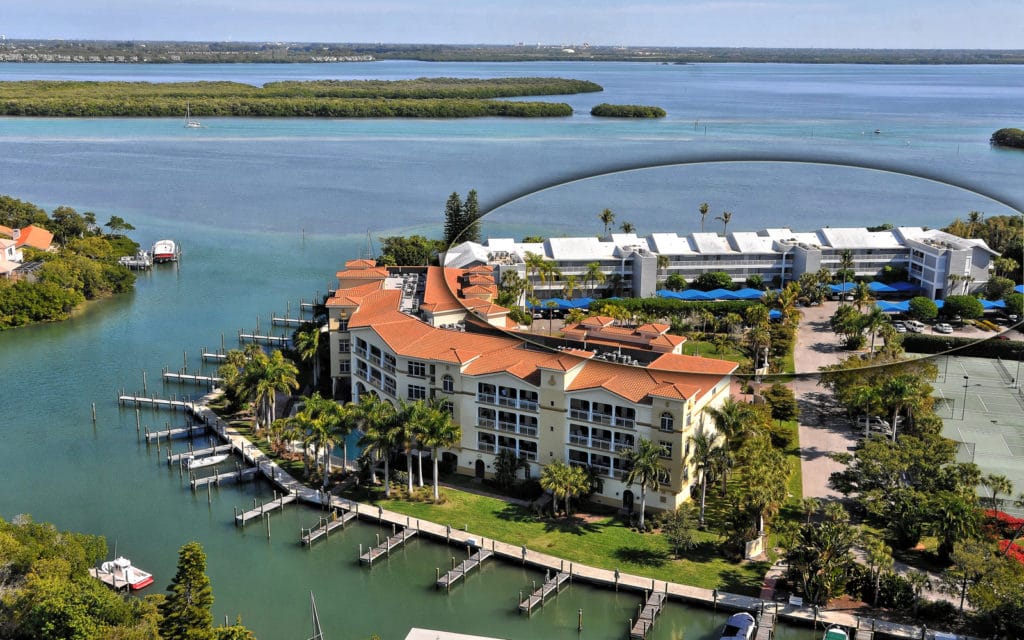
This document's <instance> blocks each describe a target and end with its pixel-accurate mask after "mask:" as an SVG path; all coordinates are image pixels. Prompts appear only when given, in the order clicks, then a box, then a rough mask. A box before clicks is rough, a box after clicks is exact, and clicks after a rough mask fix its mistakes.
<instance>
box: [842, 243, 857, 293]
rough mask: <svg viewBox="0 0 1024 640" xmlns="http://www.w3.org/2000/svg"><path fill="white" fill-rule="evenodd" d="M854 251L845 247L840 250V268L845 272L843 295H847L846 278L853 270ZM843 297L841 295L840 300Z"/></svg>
mask: <svg viewBox="0 0 1024 640" xmlns="http://www.w3.org/2000/svg"><path fill="white" fill-rule="evenodd" d="M853 266H854V264H853V251H851V250H850V249H843V250H842V251H840V252H839V270H840V271H841V272H842V274H843V296H845V295H846V278H847V276H848V275H849V274H850V272H852V271H853ZM842 299H843V298H842V297H840V300H842Z"/></svg>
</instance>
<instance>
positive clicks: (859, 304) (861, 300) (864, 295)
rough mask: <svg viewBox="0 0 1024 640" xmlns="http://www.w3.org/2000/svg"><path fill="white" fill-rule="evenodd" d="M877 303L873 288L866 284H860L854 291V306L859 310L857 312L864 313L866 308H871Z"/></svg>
mask: <svg viewBox="0 0 1024 640" xmlns="http://www.w3.org/2000/svg"><path fill="white" fill-rule="evenodd" d="M874 301H875V296H874V295H872V293H871V287H869V286H868V283H866V282H858V283H857V287H856V288H855V289H854V290H853V306H854V307H856V308H857V311H863V310H864V307H867V306H869V305H870V304H871V303H872V302H874Z"/></svg>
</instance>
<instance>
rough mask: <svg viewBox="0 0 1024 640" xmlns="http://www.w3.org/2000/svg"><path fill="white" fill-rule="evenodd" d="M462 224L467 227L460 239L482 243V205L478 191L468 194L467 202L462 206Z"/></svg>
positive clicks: (471, 190)
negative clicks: (478, 197) (478, 198)
mask: <svg viewBox="0 0 1024 640" xmlns="http://www.w3.org/2000/svg"><path fill="white" fill-rule="evenodd" d="M462 222H463V225H464V227H465V229H464V231H463V232H462V237H461V238H460V239H461V240H462V241H463V242H466V241H469V242H480V203H479V202H478V200H477V195H476V189H470V190H469V193H467V194H466V202H465V203H464V204H463V205H462Z"/></svg>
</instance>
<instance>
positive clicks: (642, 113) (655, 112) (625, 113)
mask: <svg viewBox="0 0 1024 640" xmlns="http://www.w3.org/2000/svg"><path fill="white" fill-rule="evenodd" d="M590 115H592V116H597V117H599V118H664V117H665V110H664V109H662V108H661V107H650V106H646V105H642V104H608V103H607V102H602V103H601V104H599V105H597V106H595V107H594V108H593V109H591V110H590Z"/></svg>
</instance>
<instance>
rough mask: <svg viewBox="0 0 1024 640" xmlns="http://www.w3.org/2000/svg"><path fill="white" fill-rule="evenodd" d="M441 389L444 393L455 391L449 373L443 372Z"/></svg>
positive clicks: (453, 381) (452, 379)
mask: <svg viewBox="0 0 1024 640" xmlns="http://www.w3.org/2000/svg"><path fill="white" fill-rule="evenodd" d="M441 390H442V391H444V392H445V393H455V379H454V378H452V377H451V376H450V375H448V374H445V375H444V377H442V378H441Z"/></svg>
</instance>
